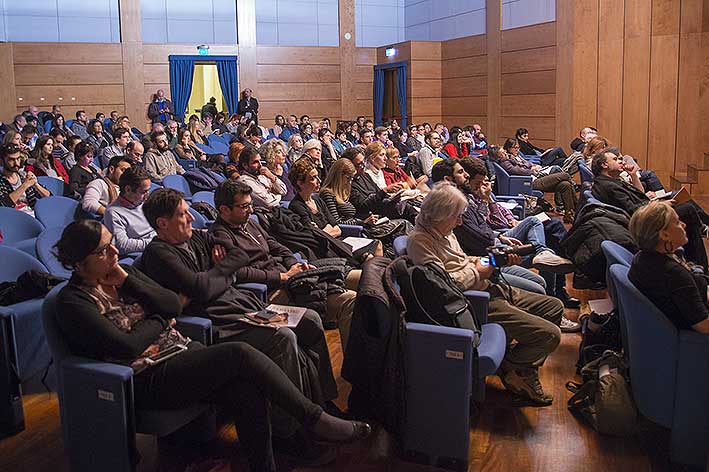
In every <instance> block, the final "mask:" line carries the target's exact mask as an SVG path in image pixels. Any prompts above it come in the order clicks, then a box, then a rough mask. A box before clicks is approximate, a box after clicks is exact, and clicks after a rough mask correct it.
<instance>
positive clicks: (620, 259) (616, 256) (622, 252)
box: [601, 241, 633, 267]
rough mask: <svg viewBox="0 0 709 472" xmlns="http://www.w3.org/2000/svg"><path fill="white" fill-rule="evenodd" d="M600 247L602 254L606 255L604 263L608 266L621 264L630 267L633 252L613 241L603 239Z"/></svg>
mask: <svg viewBox="0 0 709 472" xmlns="http://www.w3.org/2000/svg"><path fill="white" fill-rule="evenodd" d="M601 249H602V250H603V254H604V255H605V256H606V263H607V265H608V267H610V266H612V265H613V264H622V265H624V266H626V267H630V264H632V262H633V253H632V252H630V251H628V250H627V249H625V248H624V247H623V246H621V245H620V244H618V243H614V242H613V241H603V242H602V243H601Z"/></svg>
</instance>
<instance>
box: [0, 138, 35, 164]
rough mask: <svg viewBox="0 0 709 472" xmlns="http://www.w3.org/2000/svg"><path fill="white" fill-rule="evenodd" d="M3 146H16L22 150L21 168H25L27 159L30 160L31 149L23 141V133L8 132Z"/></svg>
mask: <svg viewBox="0 0 709 472" xmlns="http://www.w3.org/2000/svg"><path fill="white" fill-rule="evenodd" d="M2 143H3V144H14V145H15V146H17V148H18V149H19V150H20V158H21V159H22V162H21V166H20V167H24V165H25V162H27V159H29V158H30V152H31V149H30V148H29V147H28V146H27V145H26V144H25V143H24V142H23V141H22V133H19V132H17V131H8V132H7V133H5V137H4V138H3V140H2Z"/></svg>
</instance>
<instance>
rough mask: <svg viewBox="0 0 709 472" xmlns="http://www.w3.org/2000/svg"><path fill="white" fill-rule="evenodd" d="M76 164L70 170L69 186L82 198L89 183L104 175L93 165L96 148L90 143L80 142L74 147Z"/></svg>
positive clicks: (75, 194)
mask: <svg viewBox="0 0 709 472" xmlns="http://www.w3.org/2000/svg"><path fill="white" fill-rule="evenodd" d="M74 155H75V156H76V165H75V166H74V167H72V168H71V170H70V171H69V188H71V191H72V194H73V196H74V197H75V198H78V199H81V197H83V196H84V194H85V193H86V187H87V186H88V185H89V183H91V182H93V181H94V180H96V179H100V178H101V177H102V175H101V171H99V170H98V169H96V168H95V167H94V166H93V160H94V150H93V148H92V147H91V145H89V144H88V143H84V142H80V143H79V144H77V145H76V147H75V148H74Z"/></svg>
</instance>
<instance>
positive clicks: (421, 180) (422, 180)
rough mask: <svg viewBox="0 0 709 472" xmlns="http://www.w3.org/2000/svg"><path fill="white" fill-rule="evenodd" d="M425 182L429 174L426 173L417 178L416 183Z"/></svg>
mask: <svg viewBox="0 0 709 472" xmlns="http://www.w3.org/2000/svg"><path fill="white" fill-rule="evenodd" d="M424 182H428V176H427V175H426V174H424V175H422V176H421V177H419V178H418V179H416V185H421V184H422V183H424Z"/></svg>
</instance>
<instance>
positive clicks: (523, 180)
mask: <svg viewBox="0 0 709 472" xmlns="http://www.w3.org/2000/svg"><path fill="white" fill-rule="evenodd" d="M492 164H493V166H494V167H495V175H496V176H497V193H499V194H502V195H519V194H527V195H533V191H532V177H531V176H526V175H514V176H513V175H510V174H509V173H507V171H506V170H505V169H504V168H503V167H502V166H501V165H499V164H498V163H497V162H493V163H492Z"/></svg>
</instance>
